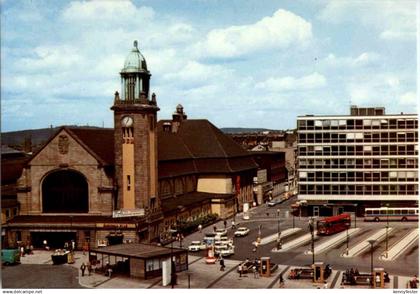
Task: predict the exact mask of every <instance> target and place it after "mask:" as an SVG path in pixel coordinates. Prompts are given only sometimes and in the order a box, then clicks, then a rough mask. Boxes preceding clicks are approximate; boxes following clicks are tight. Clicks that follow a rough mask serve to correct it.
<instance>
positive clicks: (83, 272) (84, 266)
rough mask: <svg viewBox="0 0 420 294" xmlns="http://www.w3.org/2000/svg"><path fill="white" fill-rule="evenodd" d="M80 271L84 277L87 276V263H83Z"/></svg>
mask: <svg viewBox="0 0 420 294" xmlns="http://www.w3.org/2000/svg"><path fill="white" fill-rule="evenodd" d="M80 270H81V271H82V277H84V276H85V270H86V265H85V263H84V262H83V263H82V265H81V266H80Z"/></svg>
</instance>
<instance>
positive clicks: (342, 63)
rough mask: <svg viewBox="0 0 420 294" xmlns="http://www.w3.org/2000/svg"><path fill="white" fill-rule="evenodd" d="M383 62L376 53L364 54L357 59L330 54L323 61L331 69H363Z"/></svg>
mask: <svg viewBox="0 0 420 294" xmlns="http://www.w3.org/2000/svg"><path fill="white" fill-rule="evenodd" d="M380 60H381V56H380V55H379V54H377V53H375V52H363V53H362V54H360V55H359V56H357V57H336V56H335V55H334V54H332V53H330V54H328V56H327V57H326V58H324V59H323V60H321V62H322V63H323V64H326V65H327V66H331V67H354V68H356V67H363V66H370V65H373V64H376V63H377V62H378V61H380Z"/></svg>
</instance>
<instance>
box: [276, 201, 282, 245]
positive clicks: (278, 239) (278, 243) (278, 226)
mask: <svg viewBox="0 0 420 294" xmlns="http://www.w3.org/2000/svg"><path fill="white" fill-rule="evenodd" d="M280 236H281V232H280V209H279V208H277V250H280V249H281V245H280V244H281V238H280Z"/></svg>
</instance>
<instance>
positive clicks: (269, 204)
mask: <svg viewBox="0 0 420 294" xmlns="http://www.w3.org/2000/svg"><path fill="white" fill-rule="evenodd" d="M283 201H284V199H273V200H271V201H270V202H268V206H270V207H272V206H275V205H277V204H280V203H282V202H283Z"/></svg>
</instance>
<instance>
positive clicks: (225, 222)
mask: <svg viewBox="0 0 420 294" xmlns="http://www.w3.org/2000/svg"><path fill="white" fill-rule="evenodd" d="M223 225H224V226H225V230H226V226H227V221H226V220H224V221H223Z"/></svg>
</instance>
